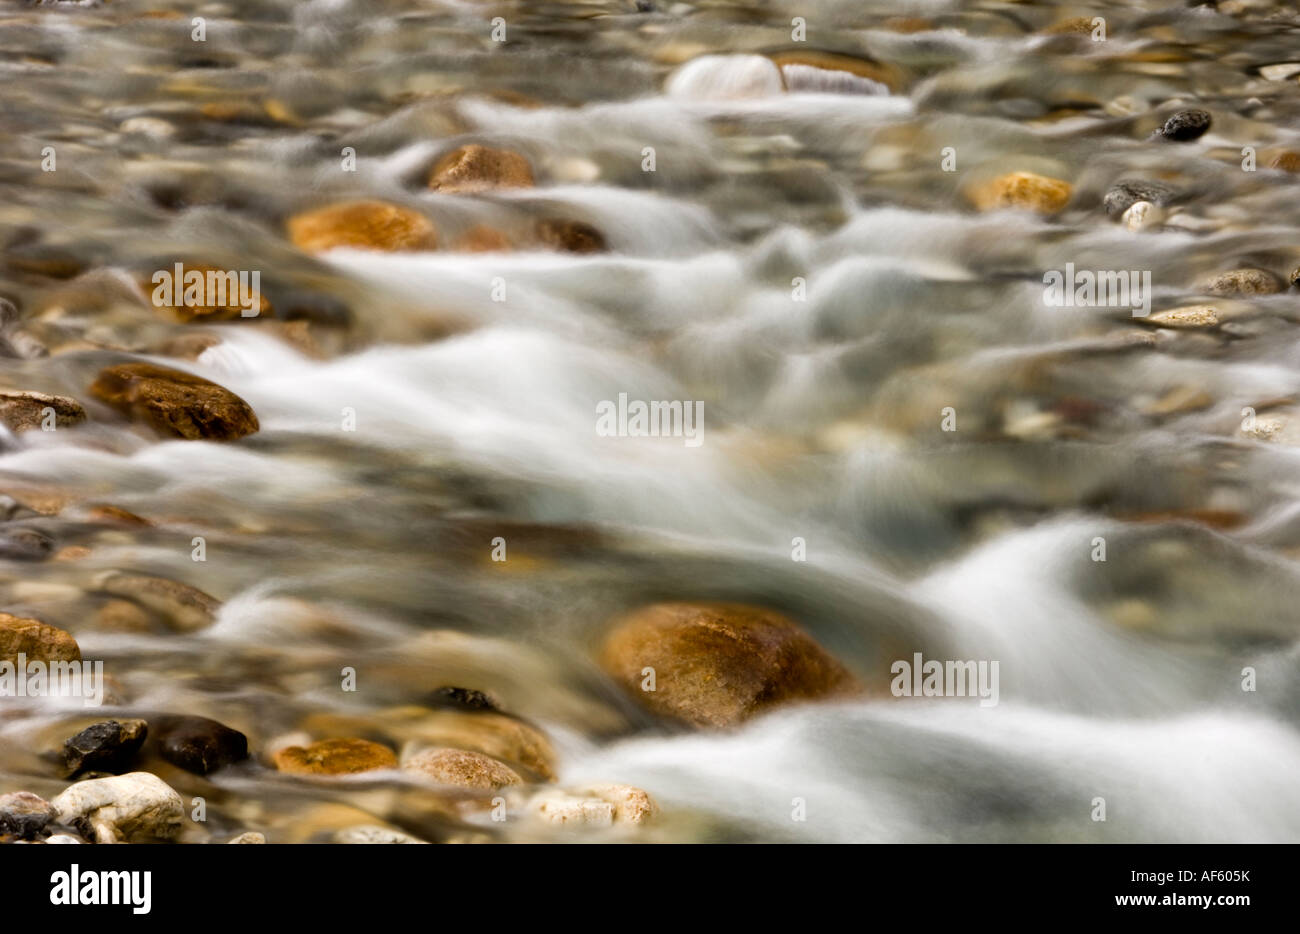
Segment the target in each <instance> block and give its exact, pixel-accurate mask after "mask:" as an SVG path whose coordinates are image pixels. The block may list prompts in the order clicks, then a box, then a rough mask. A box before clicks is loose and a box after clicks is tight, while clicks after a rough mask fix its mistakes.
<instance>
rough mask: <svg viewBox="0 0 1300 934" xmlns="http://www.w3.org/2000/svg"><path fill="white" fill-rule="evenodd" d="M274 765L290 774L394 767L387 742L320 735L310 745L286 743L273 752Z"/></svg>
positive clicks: (346, 771)
mask: <svg viewBox="0 0 1300 934" xmlns="http://www.w3.org/2000/svg"><path fill="white" fill-rule="evenodd" d="M275 767H276V768H277V769H279V770H280V771H281V772H289V773H290V774H293V775H352V774H355V773H357V772H370V771H373V770H375V769H395V768H397V756H395V755H394V754H393V751H392V750H391V749H389V748H388V747H387V746H381V745H379V744H378V743H372V742H370V741H369V740H365V739H323V740H320V741H319V742H315V743H312V744H311V745H310V746H287V747H285V748H284V749H281V750H280V751H279V752H277V753H276V754H275Z"/></svg>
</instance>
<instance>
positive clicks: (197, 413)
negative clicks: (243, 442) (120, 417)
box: [90, 363, 261, 441]
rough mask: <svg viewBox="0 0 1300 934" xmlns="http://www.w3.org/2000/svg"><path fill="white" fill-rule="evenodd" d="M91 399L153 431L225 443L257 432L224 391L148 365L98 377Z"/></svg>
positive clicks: (245, 409) (248, 412)
mask: <svg viewBox="0 0 1300 934" xmlns="http://www.w3.org/2000/svg"><path fill="white" fill-rule="evenodd" d="M90 391H91V393H92V394H93V395H94V396H95V397H96V398H98V399H101V400H102V401H104V402H106V403H108V404H109V405H110V406H112V407H113V408H115V409H117V410H118V411H119V412H121V413H123V414H124V415H126V416H128V417H129V418H131V419H133V420H135V421H138V422H143V423H144V424H146V425H149V426H150V427H152V428H153V429H154V430H155V431H157V432H159V433H160V434H164V435H172V436H174V437H177V438H186V439H188V440H197V439H211V440H216V441H226V440H232V439H235V438H242V437H244V436H245V435H250V434H252V433H253V432H255V431H257V430H258V429H259V428H260V427H261V426H260V425H259V424H258V421H257V415H256V414H255V413H254V412H253V410H252V408H250V407H249V405H248V403H247V402H245V401H244V400H243V399H241V398H239V396H237V395H235V394H234V393H233V392H231V391H230V390H229V389H226V388H225V387H224V386H218V385H217V384H216V383H214V382H212V381H210V380H206V379H204V378H203V377H201V376H194V375H193V374H191V373H186V372H184V371H182V370H173V369H171V368H169V367H163V366H157V365H155V364H152V363H122V364H118V365H117V366H111V367H109V368H108V369H106V370H104V371H103V372H101V373H100V374H99V377H98V378H97V379H96V380H95V382H94V383H93V384H91V387H90Z"/></svg>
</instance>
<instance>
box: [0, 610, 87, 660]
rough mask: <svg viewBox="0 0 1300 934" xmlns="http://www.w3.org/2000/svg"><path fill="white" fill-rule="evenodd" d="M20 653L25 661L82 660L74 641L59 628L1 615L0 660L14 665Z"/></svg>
mask: <svg viewBox="0 0 1300 934" xmlns="http://www.w3.org/2000/svg"><path fill="white" fill-rule="evenodd" d="M19 653H22V654H24V655H26V656H27V660H28V661H41V662H54V661H58V662H77V661H81V649H80V648H79V647H78V646H77V640H76V639H74V638H72V636H70V635H68V634H67V633H66V632H64V631H63V630H62V629H56V628H55V627H53V626H47V625H46V624H45V623H42V622H41V621H40V620H37V619H26V618H24V617H20V616H11V615H10V614H8V613H0V661H7V662H14V663H15V664H16V663H17V661H18V655H19Z"/></svg>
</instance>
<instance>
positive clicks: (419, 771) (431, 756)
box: [402, 748, 523, 791]
mask: <svg viewBox="0 0 1300 934" xmlns="http://www.w3.org/2000/svg"><path fill="white" fill-rule="evenodd" d="M402 771H404V772H407V773H409V774H412V775H416V776H419V777H421V778H427V779H431V780H433V781H435V782H438V783H439V784H441V785H456V786H458V787H461V788H476V789H481V790H484V791H496V790H497V789H498V788H504V787H505V786H507V785H520V784H523V779H522V778H521V777H520V776H519V773H518V772H516V771H515V770H514V769H512V768H510V766H508V765H506V764H505V763H504V762H498V761H497V760H496V759H493V758H491V757H490V756H485V755H483V754H482V753H479V752H470V751H468V750H465V749H447V748H442V749H425V750H423V751H421V752H418V753H416V754H415V755H413V756H412V757H411V758H410V759H408V760H407V761H406V763H405V764H404V765H403V766H402Z"/></svg>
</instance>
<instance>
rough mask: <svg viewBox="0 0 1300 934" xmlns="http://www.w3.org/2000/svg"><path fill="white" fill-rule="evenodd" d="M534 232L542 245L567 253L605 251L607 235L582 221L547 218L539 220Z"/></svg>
mask: <svg viewBox="0 0 1300 934" xmlns="http://www.w3.org/2000/svg"><path fill="white" fill-rule="evenodd" d="M534 232H535V234H536V236H537V239H538V241H539V242H540V243H541V244H542V246H544V247H546V248H548V249H551V250H561V251H564V252H566V253H603V252H604V251H605V249H606V245H605V235H604V234H602V233H601V232H600V231H599V230H597V229H596V228H595V227H593V226H591V225H590V224H586V223H583V222H582V221H575V220H562V219H556V218H552V219H547V220H541V221H538V222H537V225H536V227H535V228H534Z"/></svg>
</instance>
